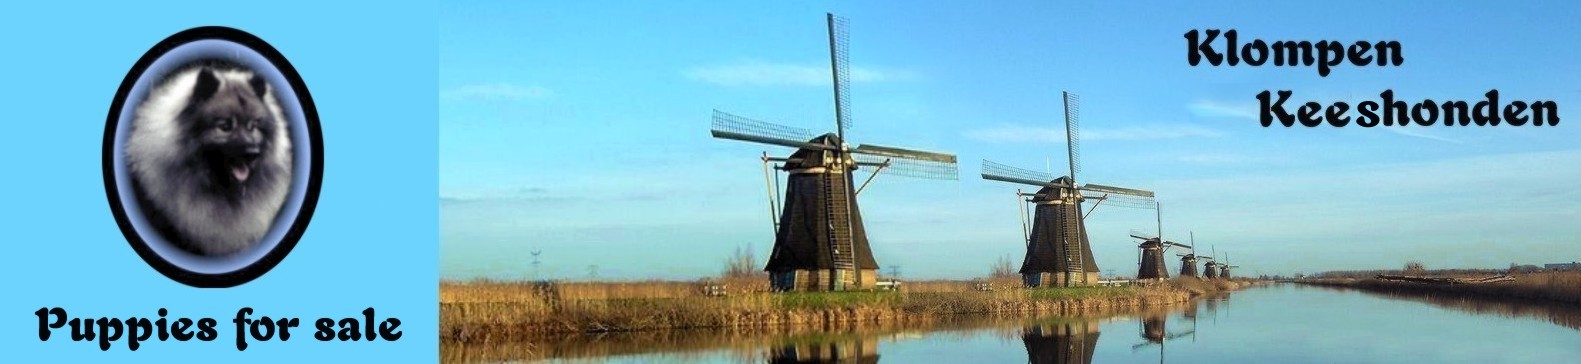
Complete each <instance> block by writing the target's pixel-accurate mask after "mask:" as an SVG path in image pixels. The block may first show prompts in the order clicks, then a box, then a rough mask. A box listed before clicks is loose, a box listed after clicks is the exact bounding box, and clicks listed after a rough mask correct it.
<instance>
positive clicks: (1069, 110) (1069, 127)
mask: <svg viewBox="0 0 1581 364" xmlns="http://www.w3.org/2000/svg"><path fill="white" fill-rule="evenodd" d="M1064 95H1065V153H1067V155H1068V156H1069V157H1070V178H1071V180H1075V179H1076V173H1077V172H1081V96H1077V95H1076V94H1073V93H1069V92H1066V93H1064Z"/></svg>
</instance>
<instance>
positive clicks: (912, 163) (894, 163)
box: [852, 153, 960, 180]
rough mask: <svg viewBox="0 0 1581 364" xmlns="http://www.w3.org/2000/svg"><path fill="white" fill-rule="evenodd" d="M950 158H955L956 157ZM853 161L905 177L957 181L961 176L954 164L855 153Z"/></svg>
mask: <svg viewBox="0 0 1581 364" xmlns="http://www.w3.org/2000/svg"><path fill="white" fill-rule="evenodd" d="M950 157H951V158H952V159H953V158H954V156H950ZM852 159H855V160H856V162H857V163H859V164H866V165H882V166H884V167H883V171H884V173H892V174H894V175H897V176H903V177H913V178H926V179H939V180H955V179H958V178H959V175H960V172H959V171H957V170H956V166H955V163H954V162H939V161H933V160H924V159H910V158H903V157H892V156H882V155H874V154H854V153H853V154H852Z"/></svg>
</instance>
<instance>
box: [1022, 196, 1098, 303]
mask: <svg viewBox="0 0 1581 364" xmlns="http://www.w3.org/2000/svg"><path fill="white" fill-rule="evenodd" d="M1051 183H1052V184H1057V185H1067V186H1068V185H1070V178H1067V177H1060V178H1059V179H1055V180H1053V181H1051ZM1030 202H1031V203H1032V204H1033V205H1034V206H1036V207H1034V210H1033V216H1032V231H1031V235H1030V239H1028V242H1027V253H1026V258H1024V259H1022V261H1021V270H1020V273H1021V277H1022V283H1023V284H1024V285H1025V286H1027V287H1045V286H1048V287H1065V286H1071V285H1080V284H1082V283H1085V282H1097V281H1098V262H1097V261H1096V260H1094V259H1093V256H1092V243H1091V242H1090V241H1089V240H1088V238H1087V236H1088V235H1087V226H1086V224H1083V223H1082V219H1081V202H1082V197H1081V195H1080V194H1079V193H1078V192H1077V191H1076V190H1075V189H1071V188H1065V187H1044V188H1043V189H1041V190H1038V192H1037V193H1036V194H1033V196H1032V197H1031V199H1030Z"/></svg>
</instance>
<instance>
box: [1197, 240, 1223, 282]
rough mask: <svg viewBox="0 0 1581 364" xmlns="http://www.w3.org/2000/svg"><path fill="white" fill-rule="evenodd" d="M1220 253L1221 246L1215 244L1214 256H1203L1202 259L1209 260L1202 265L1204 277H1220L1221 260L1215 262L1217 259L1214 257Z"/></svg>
mask: <svg viewBox="0 0 1581 364" xmlns="http://www.w3.org/2000/svg"><path fill="white" fill-rule="evenodd" d="M1218 255H1219V247H1217V246H1215V247H1213V255H1212V256H1207V257H1201V258H1202V259H1206V260H1207V261H1208V262H1207V263H1204V264H1203V265H1202V278H1206V279H1215V278H1219V262H1215V261H1214V260H1215V259H1213V257H1214V256H1218Z"/></svg>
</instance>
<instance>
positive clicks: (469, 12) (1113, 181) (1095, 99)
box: [438, 1, 1581, 279]
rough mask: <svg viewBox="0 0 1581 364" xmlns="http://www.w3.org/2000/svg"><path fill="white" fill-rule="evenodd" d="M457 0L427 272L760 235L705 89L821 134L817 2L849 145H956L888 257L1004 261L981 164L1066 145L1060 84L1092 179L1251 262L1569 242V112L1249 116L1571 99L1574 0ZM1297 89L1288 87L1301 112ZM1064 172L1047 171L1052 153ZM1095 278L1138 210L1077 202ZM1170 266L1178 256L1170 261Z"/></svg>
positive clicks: (1506, 260)
mask: <svg viewBox="0 0 1581 364" xmlns="http://www.w3.org/2000/svg"><path fill="white" fill-rule="evenodd" d="M897 4H898V3H877V2H817V1H811V2H782V3H759V2H751V3H733V2H732V3H700V2H677V3H664V4H660V3H656V2H602V1H582V2H447V3H446V4H444V5H442V6H441V9H440V11H441V13H440V14H439V16H440V17H441V21H440V37H439V38H440V44H439V59H440V69H439V85H440V90H439V95H438V97H439V101H440V120H439V123H440V135H439V146H440V190H439V198H440V199H441V203H440V219H441V222H440V229H441V242H440V244H441V248H440V253H441V255H440V270H441V276H443V277H445V278H450V279H465V278H474V277H492V278H524V277H531V276H532V275H534V274H535V272H534V271H533V269H532V267H531V265H530V264H529V263H530V262H531V260H532V257H531V255H530V253H529V252H530V251H532V250H535V249H539V250H541V251H542V252H543V255H542V258H541V259H542V262H543V263H542V266H541V267H540V268H539V271H538V272H536V274H541V275H542V276H546V277H564V278H585V277H587V276H588V275H589V274H590V273H591V272H590V269H589V266H592V265H597V266H598V268H597V275H598V276H599V278H604V279H641V278H665V279H689V278H697V277H702V276H708V275H713V274H717V273H718V272H719V270H720V268H721V266H722V264H721V262H722V261H723V260H724V259H725V257H726V256H727V255H729V254H730V252H732V251H733V250H734V249H736V248H737V247H748V246H750V247H751V248H752V249H753V250H754V251H755V252H756V253H757V255H758V257H759V259H760V260H761V259H764V258H766V257H767V255H768V252H769V249H770V248H771V246H772V243H773V234H772V231H771V230H772V229H771V228H770V225H769V224H770V222H769V218H768V207H767V202H766V197H765V194H766V192H765V189H764V185H763V179H762V178H763V175H762V172H761V169H760V168H761V165H760V163H759V162H758V161H757V159H756V157H757V156H758V155H759V153H761V152H763V151H765V150H766V151H768V152H769V153H770V154H774V155H784V154H788V153H789V152H790V151H789V150H787V149H784V148H778V147H768V146H763V145H758V144H751V143H744V142H736V141H727V140H719V139H713V138H711V137H710V136H709V133H708V126H709V118H710V112H711V110H712V109H715V108H717V109H721V110H726V111H730V112H733V113H737V114H740V115H745V116H749V117H753V118H758V119H763V120H769V121H774V122H778V123H781V124H786V125H792V126H798V127H804V128H808V129H812V130H814V131H819V132H821V131H824V130H829V129H831V128H832V127H833V122H832V120H833V107H832V96H831V93H830V88H829V81H828V80H829V76H828V72H829V71H828V48H827V44H826V41H827V38H826V35H825V33H824V17H823V14H824V13H825V12H835V13H836V14H839V15H841V16H844V17H846V18H848V19H849V20H850V25H851V26H850V29H851V37H850V41H851V63H852V67H853V68H852V69H853V74H854V79H855V82H854V84H853V85H852V96H851V98H852V109H853V115H854V119H855V124H856V125H855V128H854V129H852V130H850V131H848V133H849V134H850V139H851V141H853V142H855V143H873V144H883V145H896V146H904V147H912V148H922V149H929V150H939V151H947V152H953V153H955V154H957V155H959V156H960V160H961V164H960V171H961V176H960V177H961V178H960V180H959V181H932V180H912V179H904V178H897V177H892V176H891V177H890V178H885V177H884V176H880V177H879V179H878V180H877V181H875V182H874V186H872V187H870V188H869V189H868V190H867V191H865V192H863V194H862V196H861V203H862V207H863V214H864V217H865V218H866V219H867V224H868V231H869V232H870V239H871V240H872V246H873V251H874V254H875V256H876V257H877V259H878V260H879V263H880V264H881V265H884V266H886V267H887V266H889V265H899V266H900V269H901V273H902V275H903V276H905V277H906V278H967V277H974V276H980V275H983V274H985V273H986V272H987V270H988V267H989V265H990V264H991V263H992V262H993V261H995V260H996V259H998V258H999V257H1003V256H1008V257H1010V258H1011V259H1012V260H1014V261H1017V262H1019V261H1020V259H1021V255H1022V250H1023V249H1022V247H1021V242H1020V241H1021V234H1020V232H1019V231H1018V230H1017V229H1019V228H1020V222H1019V215H1018V213H1017V211H1016V210H1015V209H1014V207H1013V205H1012V201H1011V194H1012V193H1013V192H1014V191H1015V189H1016V188H1017V187H1018V186H1017V185H1013V184H1006V183H1001V182H993V181H985V180H982V179H981V178H979V177H978V172H979V169H980V168H981V165H980V161H981V160H982V159H985V158H986V159H990V160H993V161H997V162H1003V163H1008V164H1013V165H1019V166H1024V167H1026V168H1038V169H1041V168H1043V166H1046V165H1048V164H1053V165H1056V166H1058V165H1061V163H1063V161H1064V158H1065V156H1064V136H1063V125H1062V124H1061V119H1060V115H1061V113H1062V112H1063V111H1062V109H1061V108H1060V92H1061V91H1065V90H1068V91H1072V92H1074V93H1077V94H1079V95H1081V97H1082V104H1081V113H1082V114H1081V115H1082V127H1083V129H1082V135H1083V136H1084V139H1083V143H1082V144H1081V147H1082V158H1083V165H1084V168H1083V170H1082V172H1081V174H1080V175H1079V176H1078V177H1080V180H1081V181H1083V182H1089V183H1101V184H1109V185H1117V186H1126V187H1135V188H1143V189H1150V190H1153V191H1156V192H1157V193H1158V196H1159V197H1158V200H1159V201H1160V202H1162V203H1163V206H1164V209H1163V212H1164V217H1163V218H1164V233H1165V235H1166V238H1170V239H1176V240H1179V241H1183V240H1185V238H1186V234H1185V233H1186V232H1187V231H1194V232H1195V233H1196V235H1197V236H1198V239H1197V240H1198V244H1199V245H1200V246H1202V247H1204V248H1206V247H1207V246H1209V245H1214V246H1217V248H1218V251H1219V252H1220V253H1221V254H1222V253H1226V252H1227V253H1229V254H1230V255H1231V259H1232V261H1233V262H1234V263H1236V264H1237V265H1241V266H1242V267H1243V268H1242V269H1241V270H1240V271H1239V272H1240V273H1244V274H1256V273H1268V274H1289V273H1295V272H1314V271H1323V270H1333V269H1369V268H1386V267H1399V266H1401V265H1402V264H1403V263H1404V262H1405V261H1407V260H1412V259H1415V260H1420V261H1422V262H1424V263H1425V264H1426V265H1427V266H1429V267H1430V268H1431V267H1504V266H1507V265H1508V264H1510V263H1511V262H1521V263H1543V262H1558V261H1565V262H1568V261H1573V260H1581V248H1578V247H1581V224H1577V223H1576V222H1577V221H1581V207H1578V203H1581V189H1578V187H1577V186H1578V183H1577V181H1581V147H1578V146H1577V143H1576V141H1577V140H1581V131H1577V129H1576V127H1575V126H1573V125H1571V124H1573V123H1576V122H1581V121H1571V120H1568V119H1567V120H1565V122H1562V123H1561V124H1560V126H1559V127H1556V128H1529V127H1528V128H1512V127H1498V128H1486V127H1484V128H1461V127H1442V126H1435V127H1410V128H1372V129H1366V128H1359V127H1347V128H1342V129H1336V128H1318V129H1307V128H1291V129H1286V128H1263V127H1261V126H1260V125H1259V124H1258V123H1257V121H1256V113H1257V111H1258V108H1257V100H1256V98H1255V95H1256V94H1257V93H1258V92H1261V91H1263V90H1292V91H1294V93H1295V94H1294V96H1292V98H1291V100H1292V102H1291V104H1296V103H1297V102H1304V101H1308V100H1313V101H1320V102H1325V103H1327V102H1332V101H1338V100H1347V101H1350V102H1352V103H1355V102H1360V101H1364V100H1376V99H1377V98H1378V93H1379V92H1382V91H1383V90H1385V89H1393V90H1394V91H1395V93H1396V94H1397V95H1399V97H1400V98H1402V99H1405V100H1420V99H1422V98H1431V99H1434V100H1438V101H1444V100H1467V101H1469V102H1476V101H1477V100H1479V98H1480V97H1481V95H1482V94H1483V93H1485V92H1487V91H1488V90H1489V89H1495V88H1496V89H1498V90H1499V91H1500V92H1501V94H1502V95H1501V98H1503V99H1506V100H1514V99H1520V100H1553V101H1555V102H1557V103H1558V104H1559V108H1560V115H1561V116H1562V117H1567V118H1568V117H1570V116H1571V115H1572V114H1573V113H1572V112H1571V111H1570V108H1572V107H1578V106H1575V105H1581V100H1578V99H1581V83H1578V82H1577V81H1578V76H1577V75H1578V74H1581V66H1578V63H1577V62H1575V61H1574V60H1576V59H1581V54H1578V53H1581V47H1577V46H1576V45H1578V44H1581V29H1578V26H1577V25H1576V24H1577V23H1576V22H1575V21H1573V20H1574V19H1573V17H1574V15H1575V14H1581V12H1578V11H1577V10H1581V9H1578V6H1581V5H1577V4H1572V3H1571V2H1532V3H1520V4H1504V3H1502V2H1482V3H1471V2H1465V3H1455V4H1456V6H1450V5H1447V4H1431V5H1429V4H1420V3H1406V2H1387V3H1382V4H1378V3H1375V2H1344V1H1339V2H1315V3H1277V4H1271V3H1269V2H1252V1H1246V2H1193V3H1189V4H1187V3H1176V2H1169V3H1160V4H1110V3H1107V2H1092V3H1087V2H1050V1H1027V2H1003V3H995V5H993V6H988V5H984V4H980V2H969V1H958V2H927V3H925V4H912V3H907V4H905V5H903V6H902V5H897ZM1204 28H1220V29H1229V28H1234V29H1237V30H1238V31H1239V33H1240V35H1241V38H1242V39H1243V41H1249V40H1250V39H1251V38H1260V39H1264V40H1266V41H1277V40H1309V41H1318V40H1325V39H1326V40H1339V41H1344V42H1347V43H1348V42H1352V41H1357V40H1364V41H1377V40H1398V41H1400V42H1401V43H1402V44H1403V48H1404V54H1405V63H1404V65H1402V66H1400V67H1382V68H1380V67H1365V68H1361V67H1354V66H1349V65H1345V66H1340V67H1339V68H1337V69H1335V70H1334V71H1333V73H1332V74H1330V75H1329V76H1328V77H1319V76H1317V72H1316V69H1315V68H1309V67H1293V68H1291V67H1271V66H1265V67H1259V68H1252V67H1245V66H1241V67H1219V68H1211V67H1191V66H1189V65H1188V64H1187V63H1186V54H1185V52H1184V51H1185V49H1186V46H1185V45H1186V42H1185V39H1184V38H1183V37H1182V35H1183V34H1184V33H1185V32H1186V31H1188V30H1191V29H1204ZM1292 108H1293V106H1292ZM1055 170H1059V169H1058V168H1056V169H1055ZM1088 227H1089V229H1090V233H1091V234H1092V241H1093V245H1094V246H1093V249H1094V255H1096V256H1097V258H1098V263H1099V266H1100V267H1101V268H1102V269H1103V270H1104V271H1106V272H1110V271H1112V272H1114V273H1117V274H1122V275H1129V274H1134V272H1135V269H1136V263H1135V261H1136V248H1135V244H1134V243H1133V241H1132V239H1130V238H1128V237H1126V233H1127V232H1128V231H1130V230H1132V229H1142V230H1151V229H1153V227H1154V224H1153V216H1152V212H1151V211H1146V210H1129V209H1121V208H1100V209H1099V210H1098V211H1097V213H1095V214H1093V216H1092V217H1091V218H1090V219H1089V221H1088ZM1171 269H1175V267H1174V265H1173V264H1171Z"/></svg>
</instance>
